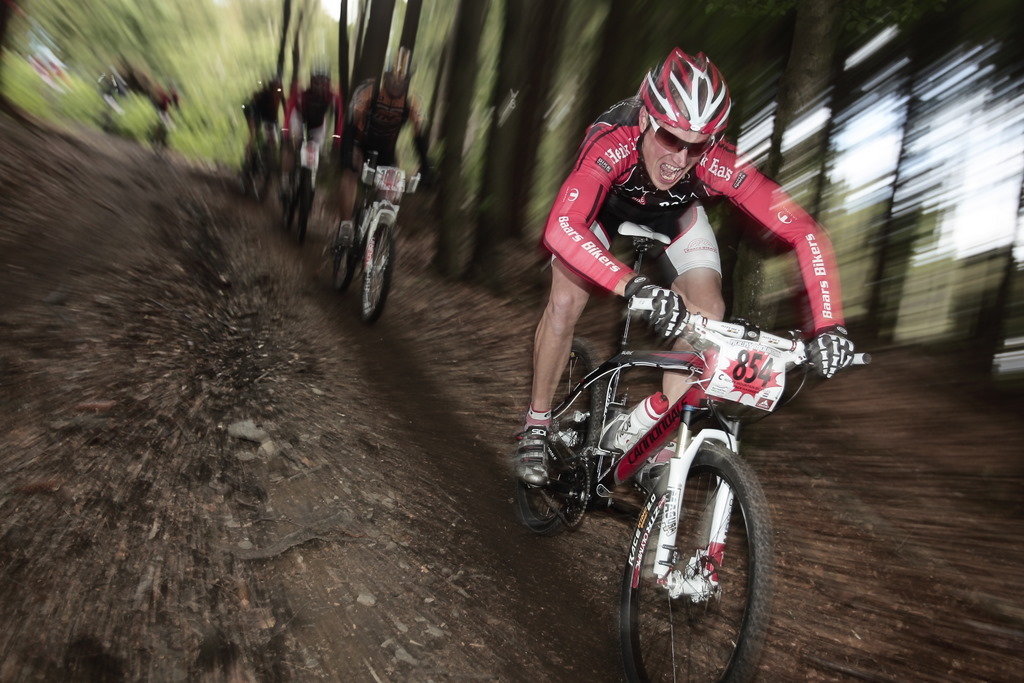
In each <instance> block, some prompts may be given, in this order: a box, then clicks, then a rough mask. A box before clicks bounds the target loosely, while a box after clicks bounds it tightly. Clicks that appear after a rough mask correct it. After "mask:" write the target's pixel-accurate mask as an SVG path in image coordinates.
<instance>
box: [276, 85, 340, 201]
mask: <svg viewBox="0 0 1024 683" xmlns="http://www.w3.org/2000/svg"><path fill="white" fill-rule="evenodd" d="M328 114H333V116H332V117H331V119H332V123H331V126H332V128H331V131H332V139H333V140H334V142H333V144H334V145H335V146H340V142H341V131H342V104H341V94H340V93H339V92H338V91H337V90H335V89H334V88H332V87H331V74H330V72H329V71H328V69H327V68H325V67H319V66H318V67H316V68H314V69H313V70H312V71H311V72H310V77H309V86H308V87H307V88H306V89H305V90H302V89H300V87H299V85H298V84H297V83H293V84H292V87H291V92H290V93H289V95H288V99H287V101H286V103H285V107H284V128H283V129H282V132H283V133H284V137H285V141H286V142H288V143H290V144H285V145H282V146H281V179H282V180H281V192H282V195H283V194H284V193H285V192H286V191H287V188H288V187H290V183H289V182H288V178H290V176H291V173H292V170H293V169H294V167H295V152H296V150H297V149H298V147H299V145H301V144H302V141H303V139H307V140H309V141H311V142H314V143H315V144H316V145H317V147H318V148H321V149H322V148H323V143H324V138H325V137H326V135H327V120H328V119H327V115H328Z"/></svg>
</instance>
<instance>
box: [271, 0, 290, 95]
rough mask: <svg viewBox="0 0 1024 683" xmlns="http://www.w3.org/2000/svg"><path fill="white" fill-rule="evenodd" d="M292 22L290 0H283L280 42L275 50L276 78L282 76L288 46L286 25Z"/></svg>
mask: <svg viewBox="0 0 1024 683" xmlns="http://www.w3.org/2000/svg"><path fill="white" fill-rule="evenodd" d="M291 20H292V0H284V20H283V21H282V22H281V41H280V45H279V47H278V49H277V71H276V72H275V73H276V74H277V77H278V78H281V77H282V76H284V51H285V46H286V45H287V44H288V24H290V23H291Z"/></svg>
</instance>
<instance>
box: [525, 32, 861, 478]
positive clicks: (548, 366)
mask: <svg viewBox="0 0 1024 683" xmlns="http://www.w3.org/2000/svg"><path fill="white" fill-rule="evenodd" d="M731 108H732V101H731V99H730V96H729V90H728V86H727V85H726V83H725V81H724V79H723V78H722V75H721V73H719V71H718V69H717V68H716V67H715V65H714V64H712V63H711V61H710V60H709V59H708V58H707V57H706V56H705V55H704V54H703V53H700V54H697V55H696V56H690V55H688V54H686V53H684V52H683V51H682V50H680V49H679V48H675V49H674V50H673V51H672V52H671V53H670V54H669V56H668V57H667V58H666V59H665V60H664V61H663V62H662V63H661V64H659V65H658V66H657V67H656V68H655V69H653V70H651V71H650V72H649V73H648V74H647V76H646V77H645V78H644V81H643V83H642V84H641V86H640V91H639V93H638V94H637V95H636V96H635V97H632V98H630V99H627V100H624V101H622V102H619V103H618V104H616V105H614V106H612V107H611V108H610V109H609V110H608V111H606V112H605V113H604V114H602V115H601V116H600V117H599V118H598V119H597V121H595V122H594V123H593V124H592V125H591V126H590V128H589V129H588V130H587V132H586V135H585V136H584V139H583V144H582V145H581V147H580V151H579V154H578V156H577V159H576V163H575V165H574V166H573V169H572V171H571V172H570V174H569V177H568V178H567V179H566V180H565V182H564V183H563V184H562V187H561V189H560V190H559V193H558V195H557V196H556V198H555V202H554V205H553V206H552V208H551V213H550V214H549V216H548V221H547V225H546V226H545V230H544V245H545V246H546V247H547V248H548V249H549V250H550V251H551V253H552V255H553V259H552V275H551V292H550V295H549V299H548V303H547V306H546V308H545V310H544V313H543V315H542V317H541V320H540V323H539V324H538V325H537V331H536V335H535V339H534V356H533V386H532V392H531V404H530V408H529V410H528V411H527V414H526V420H525V428H524V430H523V431H522V432H521V433H520V434H519V435H518V437H517V438H518V439H519V446H518V449H517V452H516V458H515V467H516V474H517V476H518V477H519V478H520V479H521V480H522V481H524V482H526V483H528V484H534V485H543V484H545V483H546V482H547V479H548V474H547V469H546V464H547V451H546V447H545V444H546V441H547V432H548V426H549V424H550V421H551V407H552V406H551V403H552V400H553V396H554V392H555V386H556V384H557V382H558V378H559V376H560V375H561V372H562V369H563V367H564V364H565V361H566V358H568V356H569V349H570V347H571V345H572V337H573V332H574V329H575V325H576V321H577V320H578V319H579V317H580V315H581V314H582V313H583V309H584V307H585V306H586V304H587V301H588V300H589V298H590V293H591V291H592V290H593V289H594V288H597V289H599V290H601V289H603V290H605V291H609V292H614V293H615V294H618V295H620V296H624V297H626V298H627V299H629V298H632V297H634V296H635V297H641V298H645V299H650V300H651V301H652V302H653V304H654V307H653V308H654V310H653V311H651V312H650V313H648V314H646V315H647V317H648V322H650V324H651V325H652V326H653V327H654V329H655V331H656V332H657V333H658V334H659V335H661V336H663V337H665V338H671V339H674V338H676V337H677V336H678V335H679V334H680V333H681V332H682V330H681V329H680V325H679V321H680V320H681V318H682V315H683V313H684V312H685V311H686V310H690V311H694V312H698V313H700V314H702V315H704V316H707V317H709V318H713V319H716V320H721V319H722V317H723V316H724V315H725V301H724V299H723V298H722V269H721V262H720V258H719V252H718V245H717V242H716V239H715V234H714V231H713V230H712V229H711V225H710V224H709V223H708V219H707V216H706V214H705V212H704V208H703V206H702V205H701V200H705V199H710V198H713V197H726V198H728V199H729V200H730V201H732V202H733V203H734V204H735V205H737V206H738V207H740V208H741V209H742V210H743V211H745V212H746V213H747V214H748V215H749V216H750V217H751V218H753V219H754V220H756V221H757V222H759V223H760V224H761V225H763V226H764V227H765V228H766V229H768V230H770V231H771V232H772V233H774V234H775V235H777V236H778V237H779V238H781V239H782V240H783V241H785V242H786V243H788V244H789V245H790V247H791V248H792V249H793V250H794V251H795V252H796V255H797V258H798V261H799V267H800V273H801V276H802V278H803V282H804V286H805V287H806V289H807V293H808V296H809V298H810V302H811V310H812V313H813V316H814V336H815V338H814V342H813V344H811V347H812V349H813V351H814V353H816V354H817V356H818V357H817V359H816V360H817V363H816V367H818V369H819V371H820V372H821V374H822V375H823V376H824V377H831V376H832V375H834V374H835V373H836V372H837V371H838V370H839V369H841V368H843V367H846V366H848V365H849V364H850V363H851V362H852V360H853V343H852V342H850V341H849V339H847V337H846V335H847V332H846V329H845V328H844V327H843V325H844V320H843V314H842V304H841V301H842V299H841V295H840V286H839V273H838V270H837V268H836V263H835V258H834V256H833V252H832V245H831V242H830V241H829V239H828V236H827V235H826V234H825V231H824V230H823V229H822V227H821V226H820V225H818V224H817V222H815V221H814V219H813V218H811V217H810V216H809V215H808V214H807V213H806V212H805V211H804V210H803V209H801V208H800V207H799V206H798V205H797V204H796V203H794V202H793V201H792V199H790V197H789V196H788V195H787V194H786V193H785V191H783V190H782V188H780V187H779V185H778V184H776V183H775V182H774V181H772V180H770V179H768V178H767V177H765V176H764V175H762V174H761V173H760V172H759V171H758V170H757V169H756V168H755V167H753V166H751V165H749V164H747V163H745V162H744V161H743V160H742V159H741V158H740V157H739V156H738V155H737V153H736V149H735V147H733V146H732V145H731V144H729V143H727V142H725V140H724V139H723V133H724V131H725V128H726V125H727V124H728V120H729V112H730V110H731ZM624 221H632V222H634V223H639V224H641V225H646V226H648V227H650V228H652V229H654V230H657V231H658V232H661V233H663V234H665V235H667V236H669V237H670V238H672V243H671V244H670V245H669V246H668V247H666V249H665V253H664V255H663V256H662V258H661V261H662V265H663V267H664V268H667V269H668V270H669V273H670V278H671V280H672V282H671V288H670V289H666V288H663V287H659V286H657V285H655V284H653V283H652V282H650V280H649V279H648V278H647V277H645V276H642V275H640V274H638V273H636V272H634V271H633V270H632V269H631V268H630V267H629V266H627V265H626V264H624V263H623V262H622V261H620V260H619V259H617V258H616V257H615V256H614V255H613V254H612V253H611V250H610V246H611V239H612V238H613V237H614V236H615V235H616V234H617V230H618V226H619V225H620V224H621V223H622V222H624ZM676 344H677V345H682V344H683V343H682V342H681V341H677V342H676ZM684 348H685V347H684ZM688 387H689V385H688V384H687V382H686V381H685V379H683V378H680V377H677V376H675V375H673V374H671V373H666V375H665V379H664V391H665V394H666V396H667V397H668V400H669V401H670V402H674V401H676V400H677V399H678V398H679V397H681V396H682V395H683V393H684V391H685V390H686V389H687V388H688ZM610 428H611V429H615V428H616V426H615V425H614V424H613V425H612V426H611V427H610Z"/></svg>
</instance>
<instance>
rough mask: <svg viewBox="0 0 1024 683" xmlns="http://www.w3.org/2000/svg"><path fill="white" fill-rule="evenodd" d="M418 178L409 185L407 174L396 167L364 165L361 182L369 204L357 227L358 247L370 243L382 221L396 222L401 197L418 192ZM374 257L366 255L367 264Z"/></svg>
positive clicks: (365, 206) (367, 163)
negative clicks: (407, 193)
mask: <svg viewBox="0 0 1024 683" xmlns="http://www.w3.org/2000/svg"><path fill="white" fill-rule="evenodd" d="M419 178H420V176H419V174H416V175H415V176H413V177H412V179H411V180H409V181H408V183H407V182H406V178H405V171H403V170H402V169H400V168H398V167H396V166H376V165H375V164H374V162H372V161H367V162H364V163H363V170H362V173H361V175H360V180H361V182H362V183H363V186H364V192H365V197H366V203H365V205H364V214H363V218H362V220H361V221H360V222H359V226H358V231H359V232H358V243H359V244H362V245H365V244H367V242H368V240H369V238H370V237H372V236H373V235H374V234H375V233H376V231H377V226H378V225H380V224H381V222H382V221H384V222H389V223H391V224H395V223H396V222H397V219H398V208H399V204H400V203H401V200H402V197H403V196H404V195H405V193H406V192H410V193H411V192H415V191H416V186H417V185H418V184H419ZM372 256H373V254H364V255H363V260H364V262H365V263H369V260H370V259H371V258H372Z"/></svg>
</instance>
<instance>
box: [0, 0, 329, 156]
mask: <svg viewBox="0 0 1024 683" xmlns="http://www.w3.org/2000/svg"><path fill="white" fill-rule="evenodd" d="M292 4H293V17H292V22H291V27H290V32H289V42H288V46H287V49H286V51H285V53H286V57H287V59H286V67H285V74H288V73H290V58H291V47H292V43H291V41H292V38H293V36H294V32H295V28H296V25H297V18H298V12H299V8H300V7H306V8H307V14H306V17H305V19H304V21H303V26H302V28H303V34H302V36H301V40H300V47H301V61H302V69H303V71H305V72H306V73H308V65H309V64H310V63H311V62H312V60H314V59H318V58H327V59H330V63H331V64H332V65H333V64H334V60H335V56H336V54H337V23H336V22H334V21H333V20H332V19H331V18H330V17H329V16H327V15H326V14H324V13H323V12H322V11H321V9H320V4H319V2H306V1H305V0H298V1H296V2H293V3H292ZM25 9H26V12H28V13H29V14H28V15H27V17H20V18H19V19H18V20H17V21H16V22H14V24H13V25H12V27H11V29H10V30H11V35H10V36H9V41H8V47H9V48H10V49H9V51H8V52H7V53H5V64H4V67H5V68H4V80H3V87H4V91H5V93H6V94H7V95H8V96H10V97H11V98H12V99H13V100H14V101H15V102H16V103H17V104H19V105H20V106H22V107H24V108H25V109H26V110H27V111H29V112H31V113H32V114H35V115H37V116H41V117H43V118H47V119H51V120H64V121H69V120H74V121H79V122H83V123H86V124H88V125H92V126H95V127H106V128H108V129H111V130H112V132H116V133H117V134H120V135H124V136H125V137H129V138H132V139H136V140H140V141H145V140H147V138H148V134H149V131H150V129H151V128H152V126H153V125H154V123H155V121H156V111H155V109H154V108H153V106H152V104H151V103H150V102H149V101H148V100H147V99H146V98H144V97H138V96H132V97H129V98H127V99H124V100H120V103H121V106H122V107H124V109H125V112H124V114H123V115H118V114H116V113H114V112H113V110H112V109H110V108H109V107H108V106H107V105H106V104H105V103H104V101H103V100H102V98H101V97H100V94H99V92H98V90H97V87H96V81H97V79H98V77H99V75H100V74H101V73H103V72H105V71H107V70H108V69H110V68H111V67H113V68H116V69H118V70H119V71H121V72H122V74H123V72H124V71H125V68H126V67H130V68H131V69H133V70H135V71H138V72H139V73H141V74H142V75H143V76H144V77H145V78H146V79H147V80H150V81H151V82H152V83H154V84H157V85H160V86H161V87H164V88H169V87H170V86H172V85H173V86H174V87H176V89H177V90H178V91H179V93H180V96H181V110H180V111H174V112H172V113H173V117H174V120H175V127H174V129H173V130H172V131H171V133H170V145H171V147H172V148H173V149H176V150H177V151H179V152H181V153H183V154H185V155H186V156H189V157H192V158H196V159H206V160H209V161H214V162H218V163H224V164H230V165H236V164H238V163H239V161H240V157H241V149H242V146H243V144H244V142H245V138H246V135H247V133H246V126H245V120H244V118H243V116H242V110H241V105H242V103H243V102H245V101H246V100H247V99H248V97H249V95H250V94H251V93H252V92H253V91H254V90H255V88H256V84H257V81H258V80H259V79H261V78H265V77H266V76H267V75H268V74H269V73H271V72H272V71H273V70H274V68H275V63H276V59H277V51H278V46H279V40H280V31H281V21H282V2H281V0H175V1H174V2H168V1H167V0H90V1H89V2H75V3H68V2H61V1H59V0H33V2H31V3H26V4H25ZM309 11H312V12H313V13H312V14H310V13H309ZM40 44H45V45H49V46H51V47H52V48H53V49H54V51H55V52H56V53H57V54H58V56H59V57H60V58H61V59H62V60H63V61H64V62H65V64H66V65H67V68H68V71H69V81H70V86H69V87H68V88H67V90H66V91H65V92H63V93H60V92H58V91H56V90H52V89H51V88H49V87H48V86H46V85H45V84H44V83H43V82H42V80H41V79H40V78H39V77H38V76H37V75H36V74H35V73H34V71H33V70H32V68H31V67H30V66H29V65H28V64H27V63H26V62H25V60H24V58H23V57H24V56H27V55H30V54H32V53H33V51H34V50H35V49H36V48H37V47H38V45H40ZM333 68H334V69H335V73H336V69H337V67H336V66H334V67H333ZM303 71H300V73H303ZM123 75H124V74H123ZM303 75H305V73H303Z"/></svg>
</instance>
